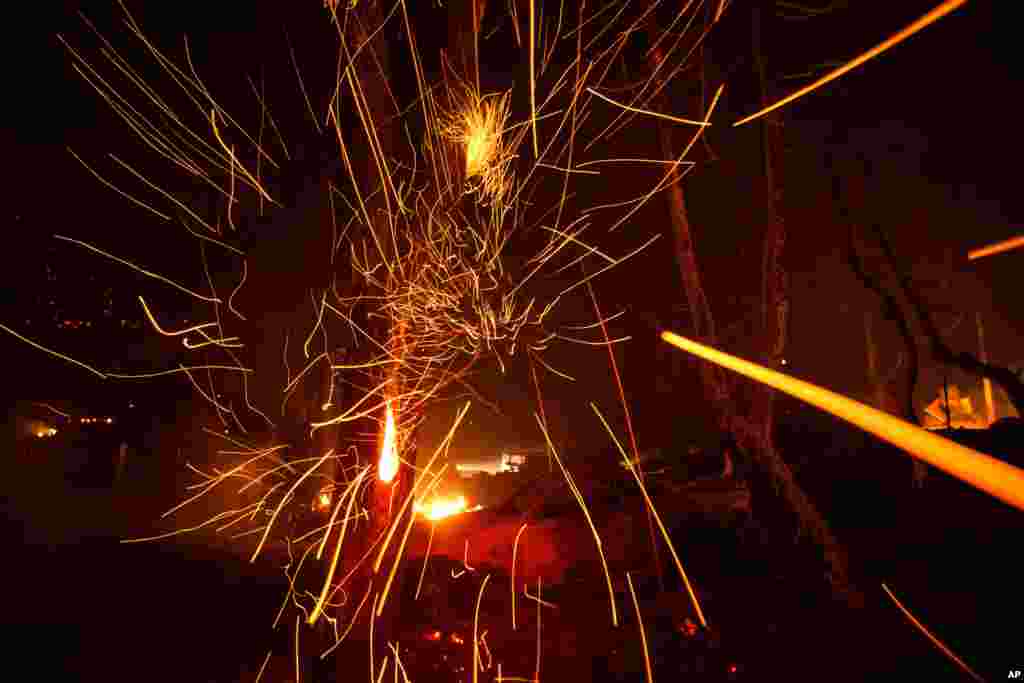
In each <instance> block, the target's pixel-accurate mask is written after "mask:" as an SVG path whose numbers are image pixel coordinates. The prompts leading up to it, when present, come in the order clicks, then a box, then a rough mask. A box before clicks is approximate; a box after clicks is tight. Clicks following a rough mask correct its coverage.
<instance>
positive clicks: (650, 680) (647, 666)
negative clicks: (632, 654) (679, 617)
mask: <svg viewBox="0 0 1024 683" xmlns="http://www.w3.org/2000/svg"><path fill="white" fill-rule="evenodd" d="M626 583H627V584H629V594H630V595H631V596H633V609H634V610H636V626H637V628H638V629H640V645H642V646H643V651H644V671H645V673H646V674H647V683H654V674H653V673H651V657H650V655H648V653H647V634H646V633H645V632H644V619H643V617H642V616H640V603H639V602H637V599H636V591H635V590H633V577H631V576H630V575H629V572H626Z"/></svg>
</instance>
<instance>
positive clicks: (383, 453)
mask: <svg viewBox="0 0 1024 683" xmlns="http://www.w3.org/2000/svg"><path fill="white" fill-rule="evenodd" d="M397 441H398V438H397V434H396V430H395V413H394V411H393V410H392V409H391V402H390V401H389V402H388V406H387V415H386V417H385V421H384V443H383V444H381V448H380V462H379V463H378V464H377V476H378V477H379V478H380V480H381V481H383V482H385V483H387V482H390V481H391V480H392V479H394V478H395V475H396V474H398V447H397V446H398V444H397Z"/></svg>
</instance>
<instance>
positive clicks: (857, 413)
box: [661, 332, 1024, 510]
mask: <svg viewBox="0 0 1024 683" xmlns="http://www.w3.org/2000/svg"><path fill="white" fill-rule="evenodd" d="M661 338H662V339H663V340H664V341H666V342H668V343H669V344H671V345H672V346H675V347H676V348H678V349H681V350H683V351H686V352H688V353H692V354H693V355H695V356H699V357H700V358H703V359H704V360H707V361H711V362H712V363H715V364H717V365H721V366H722V367H724V368H728V369H729V370H732V371H733V372H738V373H739V374H741V375H743V376H744V377H748V378H750V379H753V380H756V381H758V382H761V383H762V384H767V385H768V386H770V387H772V388H773V389H777V390H779V391H781V392H783V393H786V394H789V395H790V396H792V397H794V398H798V399H800V400H801V401H804V402H806V403H810V404H811V405H812V406H814V407H816V408H820V409H821V410H824V411H826V412H828V413H831V414H832V415H835V416H836V417H838V418H841V419H843V420H846V421H847V422H850V423H851V424H854V425H856V426H858V427H860V428H861V429H863V430H864V431H866V432H869V433H870V434H873V435H875V436H877V437H878V438H880V439H882V440H883V441H887V442H889V443H891V444H892V445H894V446H896V447H898V448H901V449H903V450H905V451H907V452H908V453H910V454H911V455H913V456H914V457H916V458H918V459H920V460H923V461H924V462H926V463H928V464H929V465H932V466H934V467H937V468H938V469H940V470H942V471H943V472H946V473H947V474H950V475H952V476H954V477H956V478H957V479H959V480H960V481H962V482H964V483H967V484H970V485H971V486H973V487H975V488H977V489H979V490H981V491H984V492H985V493H988V494H989V495H991V496H993V497H994V498H998V499H999V500H1001V501H1003V502H1004V503H1006V504H1008V505H1012V506H1013V507H1015V508H1017V509H1018V510H1024V470H1021V469H1020V468H1018V467H1014V466H1013V465H1010V464H1009V463H1006V462H1003V461H1002V460H998V459H996V458H993V457H992V456H989V455H985V454H984V453H979V452H978V451H976V450H974V449H972V448H967V447H966V446H961V445H960V444H958V443H955V442H953V441H950V440H949V439H945V438H943V437H941V436H939V435H938V434H934V433H932V432H929V431H927V430H924V429H921V428H920V427H916V426H914V425H912V424H910V423H909V422H905V421H903V420H901V419H899V418H896V417H893V416H892V415H889V414H888V413H883V412H882V411H880V410H876V409H874V408H872V407H870V406H867V405H864V404H863V403H860V402H859V401H854V400H853V399H850V398H847V397H845V396H842V395H841V394H837V393H835V392H832V391H829V390H828V389H823V388H821V387H818V386H815V385H813V384H811V383H809V382H804V381H802V380H799V379H796V378H794V377H789V376H788V375H784V374H782V373H781V372H776V371H775V370H769V369H768V368H765V367H762V366H760V365H757V364H756V363H751V362H749V361H745V360H743V359H741V358H737V357H735V356H730V355H729V354H727V353H722V352H721V351H717V350H715V349H713V348H711V347H708V346H704V345H703V344H698V343H697V342H695V341H691V340H689V339H686V338H685V337H681V336H679V335H678V334H674V333H672V332H662V333H661Z"/></svg>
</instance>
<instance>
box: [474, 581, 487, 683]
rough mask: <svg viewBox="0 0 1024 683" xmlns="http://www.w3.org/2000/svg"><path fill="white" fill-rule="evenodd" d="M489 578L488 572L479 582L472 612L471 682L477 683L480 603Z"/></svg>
mask: <svg viewBox="0 0 1024 683" xmlns="http://www.w3.org/2000/svg"><path fill="white" fill-rule="evenodd" d="M490 580H491V575H490V574H488V575H487V576H485V577H484V581H483V583H481V584H480V592H479V593H477V596H476V610H475V611H474V612H473V683H477V678H478V674H479V671H480V638H479V636H477V632H478V631H479V628H480V603H481V601H483V599H484V589H485V588H487V582H488V581H490Z"/></svg>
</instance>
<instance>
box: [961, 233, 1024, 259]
mask: <svg viewBox="0 0 1024 683" xmlns="http://www.w3.org/2000/svg"><path fill="white" fill-rule="evenodd" d="M1021 247H1024V235H1020V236H1018V237H1011V238H1010V239H1008V240H1003V241H1002V242H996V243H995V244H990V245H989V246H987V247H981V248H980V249H973V250H971V251H969V252H967V260H968V261H975V260H977V259H980V258H985V257H986V256H994V255H995V254H1002V253H1003V252H1007V251H1012V250H1014V249H1020V248H1021Z"/></svg>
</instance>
